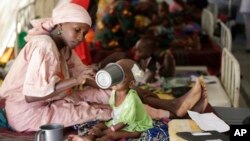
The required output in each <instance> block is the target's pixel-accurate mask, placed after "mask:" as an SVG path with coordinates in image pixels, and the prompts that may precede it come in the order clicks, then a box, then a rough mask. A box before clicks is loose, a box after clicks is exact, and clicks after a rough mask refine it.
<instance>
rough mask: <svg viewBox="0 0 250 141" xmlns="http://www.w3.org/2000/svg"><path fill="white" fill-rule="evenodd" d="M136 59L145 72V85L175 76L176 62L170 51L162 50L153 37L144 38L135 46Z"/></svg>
mask: <svg viewBox="0 0 250 141" xmlns="http://www.w3.org/2000/svg"><path fill="white" fill-rule="evenodd" d="M134 59H135V60H136V61H137V62H138V63H139V65H140V67H141V68H142V69H143V71H144V72H145V77H144V80H143V81H144V83H153V82H156V81H157V79H159V77H172V76H174V74H175V72H174V71H175V60H174V57H173V56H172V53H171V52H170V51H169V50H165V49H163V51H162V49H160V48H159V47H158V40H157V39H156V38H155V37H153V36H143V37H141V39H140V40H139V41H138V42H137V43H136V45H135V55H134Z"/></svg>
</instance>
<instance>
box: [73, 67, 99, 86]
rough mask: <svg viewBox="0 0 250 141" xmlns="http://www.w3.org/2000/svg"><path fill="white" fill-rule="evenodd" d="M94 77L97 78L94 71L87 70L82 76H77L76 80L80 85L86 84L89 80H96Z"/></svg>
mask: <svg viewBox="0 0 250 141" xmlns="http://www.w3.org/2000/svg"><path fill="white" fill-rule="evenodd" d="M94 77H95V71H94V69H86V70H84V71H82V72H81V74H80V75H78V76H76V77H75V79H76V81H77V82H78V84H84V83H85V82H86V80H87V79H94Z"/></svg>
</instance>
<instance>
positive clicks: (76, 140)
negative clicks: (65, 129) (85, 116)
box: [68, 134, 84, 141]
mask: <svg viewBox="0 0 250 141" xmlns="http://www.w3.org/2000/svg"><path fill="white" fill-rule="evenodd" d="M68 141H84V140H83V139H82V138H81V137H80V136H78V135H73V134H71V135H69V136H68Z"/></svg>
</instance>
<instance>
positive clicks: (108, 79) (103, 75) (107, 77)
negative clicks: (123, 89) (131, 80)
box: [95, 63, 124, 89]
mask: <svg viewBox="0 0 250 141" xmlns="http://www.w3.org/2000/svg"><path fill="white" fill-rule="evenodd" d="M123 79H124V72H123V69H122V67H121V66H120V65H118V64H116V63H110V64H108V65H107V66H106V67H105V68H103V69H101V70H99V71H98V72H97V73H96V76H95V80H96V83H97V85H98V86H99V87H100V88H102V89H107V88H109V87H111V86H112V85H115V84H118V83H120V82H121V81H122V80H123Z"/></svg>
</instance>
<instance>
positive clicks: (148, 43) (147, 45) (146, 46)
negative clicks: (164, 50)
mask: <svg viewBox="0 0 250 141" xmlns="http://www.w3.org/2000/svg"><path fill="white" fill-rule="evenodd" d="M156 46H157V43H156V41H155V39H154V37H150V36H144V37H141V38H140V39H139V40H138V41H137V43H136V45H135V59H136V60H141V59H146V58H148V57H150V56H151V55H152V54H153V48H155V47H156Z"/></svg>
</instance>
